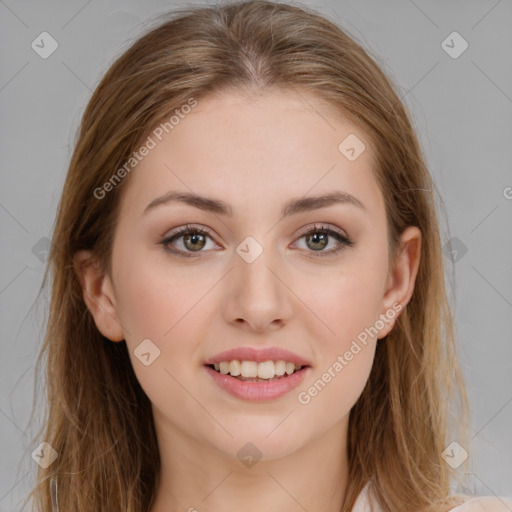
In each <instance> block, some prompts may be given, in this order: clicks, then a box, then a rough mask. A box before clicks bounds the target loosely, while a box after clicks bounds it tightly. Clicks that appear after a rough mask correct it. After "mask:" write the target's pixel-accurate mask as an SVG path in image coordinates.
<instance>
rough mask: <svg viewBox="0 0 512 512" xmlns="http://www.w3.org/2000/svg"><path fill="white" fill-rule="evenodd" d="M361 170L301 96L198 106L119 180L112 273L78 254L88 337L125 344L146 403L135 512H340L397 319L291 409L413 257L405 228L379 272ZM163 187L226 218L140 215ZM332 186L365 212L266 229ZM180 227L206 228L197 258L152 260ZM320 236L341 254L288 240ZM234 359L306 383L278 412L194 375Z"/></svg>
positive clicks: (400, 283)
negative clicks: (149, 357) (238, 353)
mask: <svg viewBox="0 0 512 512" xmlns="http://www.w3.org/2000/svg"><path fill="white" fill-rule="evenodd" d="M306 99H307V101H306ZM313 107H314V108H313ZM349 134H356V135H357V137H359V138H360V139H361V140H362V141H366V150H365V151H364V152H363V153H362V154H361V155H360V156H359V157H358V158H357V159H356V160H355V161H352V162H351V161H349V160H348V159H347V158H346V157H345V156H344V155H343V154H341V152H340V151H339V150H338V145H339V144H340V142H341V141H342V140H343V139H345V137H347V135H349ZM370 156H371V148H370V145H369V142H368V141H367V140H366V137H365V134H364V133H362V132H361V131H359V130H358V129H356V128H355V127H354V126H352V125H351V124H349V123H348V122H342V121H340V120H339V119H338V120H336V119H334V118H333V117H330V116H329V111H328V109H326V108H323V107H322V105H321V103H320V102H319V100H317V99H315V97H313V96H310V95H301V96H299V95H297V94H294V93H292V92H289V91H287V92H267V93H265V94H262V95H258V96H254V97H248V96H246V95H240V94H237V93H235V92H230V93H226V92H225V93H223V94H219V95H215V96H213V95H212V96H209V97H208V98H206V99H201V101H200V102H199V103H198V105H197V107H195V108H194V109H193V110H192V112H191V113H190V114H188V115H187V116H186V117H185V118H184V119H182V120H181V121H180V123H179V125H177V126H176V127H175V128H174V129H173V130H172V131H171V132H170V133H169V134H168V135H167V136H166V137H165V138H164V140H163V141H162V142H160V143H159V144H158V145H157V147H156V148H154V149H152V150H151V151H150V153H149V155H147V156H146V157H145V158H144V159H143V160H142V162H140V163H139V165H138V166H137V167H136V169H135V170H134V171H132V173H133V174H132V175H131V176H130V180H131V182H130V183H129V184H128V185H129V186H128V187H127V188H126V189H125V190H124V192H123V197H122V202H121V210H120V216H119V223H118V225H117V226H116V232H115V238H114V247H113V255H112V258H113V261H112V263H113V265H112V268H113V271H112V276H108V275H106V274H105V273H104V272H103V271H102V269H101V268H100V266H99V265H97V264H96V265H95V264H94V263H95V259H94V254H92V253H91V252H90V251H81V252H79V253H77V254H76V256H75V267H76V269H77V273H78V275H79V278H80V282H81V284H82V287H83V289H84V300H85V302H86V304H87V307H88V308H89V310H90V311H91V313H92V315H93V317H94V320H95V323H96V325H97V327H98V329H99V330H100V331H101V333H102V334H103V335H104V336H106V337H107V338H109V339H110V340H112V341H113V342H116V341H120V340H126V343H127V346H128V349H129V352H130V357H131V361H132V365H133V368H134V370H135V373H136V375H137V378H138V380H139V381H140V384H141V386H142V387H143V389H144V390H145V392H146V394H147V395H148V397H149V398H150V400H151V402H152V404H153V412H154V419H155V425H156V429H157V438H158V443H159V449H160V453H161V461H162V471H161V481H160V485H159V487H158V491H157V494H156V498H155V502H154V504H153V506H152V508H151V512H164V511H166V512H169V511H174V510H189V511H193V510H201V511H202V510H204V511H219V510H223V511H226V510H230V511H231V510H233V511H234V510H245V511H248V512H253V511H261V510H266V511H268V512H274V511H279V512H283V511H288V512H299V511H301V512H302V511H303V510H304V509H306V510H308V511H310V512H314V511H322V512H334V511H338V510H339V509H340V506H341V503H342V500H343V497H344V492H345V483H346V480H347V471H348V465H347V456H346V437H347V427H348V415H349V412H350V409H351V408H352V406H353V405H354V403H355V402H356V401H357V399H358V397H359V396H360V394H361V392H362V390H363V388H364V386H365V383H366V381H367V379H368V376H369V372H370V370H371V366H372V363H373V358H374V353H375V347H376V344H377V343H378V340H379V339H381V338H383V337H384V336H386V334H388V332H389V331H390V330H391V329H392V328H393V325H394V322H395V321H396V318H398V314H397V315H395V317H394V319H393V320H391V321H389V322H387V323H385V324H384V327H383V328H382V329H381V330H380V331H379V333H378V335H377V336H375V337H373V338H369V340H368V343H367V345H366V346H365V347H364V348H363V349H362V350H361V351H360V352H359V353H358V354H357V355H356V356H354V358H353V359H352V360H351V361H350V362H348V364H347V365H346V366H345V367H344V368H343V370H342V371H341V372H339V373H337V374H336V377H335V378H333V379H332V380H331V382H329V383H328V384H327V385H326V386H325V387H324V389H323V390H322V391H321V392H319V393H318V394H317V395H316V396H315V397H313V398H311V401H310V402H309V403H308V404H307V405H303V404H301V403H299V401H298V399H297V395H298V393H299V392H300V391H304V390H307V389H308V388H309V387H310V386H311V385H312V384H313V383H314V382H315V381H317V380H318V379H319V378H321V376H322V374H323V373H324V372H326V371H327V370H328V368H329V367H332V365H333V363H334V362H335V361H336V360H337V357H338V355H340V354H341V355H342V354H344V353H345V352H346V351H347V350H349V349H350V346H351V343H352V342H353V340H354V339H356V337H357V335H358V334H359V333H360V332H362V331H364V329H365V328H367V327H370V326H373V325H374V324H375V322H376V320H378V319H379V316H380V315H381V314H384V315H385V314H386V313H387V312H388V311H389V310H390V309H393V304H395V305H396V304H397V303H398V304H401V306H402V307H404V306H405V305H406V304H407V302H408V301H409V300H410V298H411V295H412V292H413V288H414V281H415V278H416V275H417V270H418V265H419V254H420V244H421V233H420V231H419V230H418V228H416V227H409V228H407V230H405V231H404V232H403V234H402V237H401V250H400V251H399V254H398V257H397V260H396V268H395V269H394V271H392V272H391V271H390V270H389V269H390V266H389V264H390V260H389V258H390V255H389V253H388V239H387V229H386V216H385V208H384V199H383V196H382V194H381V192H380V190H379V187H378V184H377V181H376V179H375V177H374V175H373V173H372V171H371V168H370V161H371V160H370ZM170 190H174V191H183V192H192V191H193V192H195V193H197V194H200V195H204V196H208V197H213V198H217V199H221V200H223V201H225V202H226V203H228V204H229V205H231V208H232V210H233V217H232V218H230V217H223V216H220V215H217V214H213V213H210V212H205V211H202V210H199V209H197V208H194V207H193V206H190V205H185V204H180V203H169V204H167V205H165V206H159V207H156V208H154V209H153V210H151V211H150V212H149V213H147V214H143V211H144V209H145V207H146V206H147V205H148V204H149V203H150V202H151V201H152V200H154V199H155V198H157V197H159V196H161V195H162V194H164V193H166V192H167V191H170ZM333 190H340V191H345V192H348V193H350V194H352V195H353V196H355V197H356V198H358V199H359V200H360V201H361V202H362V203H363V204H364V206H365V209H364V210H363V209H361V208H358V207H356V206H354V205H352V204H349V203H346V204H336V205H331V206H329V207H327V208H322V209H320V210H316V211H315V210H312V211H307V212H302V213H298V214H296V215H292V216H290V217H286V218H281V213H280V212H281V208H282V205H283V204H284V203H285V202H286V201H288V200H290V199H292V198H299V197H302V196H312V195H319V194H323V193H328V192H332V191H333ZM187 223H189V224H190V223H193V224H194V225H197V226H198V227H203V228H204V229H206V230H208V232H209V237H206V239H205V243H206V245H205V246H204V247H202V248H200V249H199V250H200V251H202V252H194V251H193V249H195V248H197V247H201V243H200V242H199V243H198V242H197V241H196V242H189V245H188V246H185V245H184V239H183V238H180V239H177V240H175V241H174V247H175V248H176V249H177V250H180V249H181V250H182V251H187V250H188V253H192V255H193V257H191V258H183V257H180V256H178V255H172V254H170V253H168V252H166V251H165V249H164V247H163V246H162V245H161V244H160V242H161V241H162V240H163V239H164V238H166V235H167V236H168V235H169V234H172V233H171V232H172V231H173V230H174V228H178V227H180V226H184V225H185V224H187ZM319 223H320V224H321V225H324V226H327V227H332V228H335V229H336V228H338V229H339V230H342V232H343V233H345V234H346V235H347V236H348V237H349V238H350V240H352V242H353V244H354V245H353V246H346V247H344V248H342V250H341V251H340V252H338V253H337V254H331V255H325V256H324V257H321V256H318V253H319V252H323V253H328V252H329V251H330V250H331V249H334V248H336V247H338V244H339V242H337V241H336V239H335V238H333V237H329V238H328V246H326V247H324V248H323V249H322V248H321V249H320V250H318V249H317V248H318V244H317V245H315V242H314V241H311V240H310V241H309V243H308V240H307V238H306V237H304V236H301V235H302V231H301V228H308V227H313V226H314V225H315V224H317V225H318V224H319ZM247 236H252V237H253V238H254V239H255V240H256V241H257V242H258V243H259V244H260V245H261V247H262V248H263V253H262V254H261V255H260V256H259V257H258V258H257V259H256V260H255V261H253V262H252V263H247V262H246V261H244V260H243V259H242V258H241V257H240V256H239V255H238V254H237V252H236V248H237V246H238V245H239V244H240V243H241V242H242V241H243V240H244V239H245V238H246V237H247ZM194 244H195V245H194ZM190 247H191V248H192V249H190ZM315 249H317V250H315ZM146 338H149V339H151V340H152V342H153V343H154V344H155V345H156V346H157V347H158V348H159V349H160V351H161V353H160V356H159V357H158V358H157V359H155V360H154V362H153V363H152V364H150V365H149V366H144V365H143V364H141V362H140V361H139V360H138V359H137V358H136V357H135V356H134V350H135V348H136V347H137V346H138V345H139V344H140V343H141V341H142V340H144V339H146ZM383 343H385V341H383ZM239 346H250V347H256V348H259V347H265V346H278V347H283V348H285V349H288V350H291V351H293V352H295V353H297V354H299V355H300V356H302V357H303V358H305V359H307V360H309V361H310V363H311V366H312V370H311V373H310V375H309V376H307V378H306V380H305V381H304V383H303V384H302V385H300V386H299V387H298V388H297V389H295V390H293V391H291V392H290V393H288V394H287V395H285V396H283V397H281V398H279V399H276V400H273V401H268V402H247V401H244V400H240V399H237V398H235V397H233V396H231V395H229V394H227V393H226V392H224V391H223V390H221V389H220V388H218V387H217V386H216V385H215V384H212V381H211V378H210V377H209V375H208V374H207V373H206V371H205V370H204V368H203V364H204V361H205V359H206V358H208V357H211V356H213V355H215V354H217V353H219V352H221V351H224V350H227V349H231V348H234V347H239ZM247 442H251V443H253V444H254V445H255V446H256V447H257V448H258V449H259V450H260V452H262V454H263V456H262V458H261V459H260V460H259V461H258V462H257V463H256V464H255V465H253V466H252V467H246V466H245V465H244V464H243V463H242V462H241V461H240V460H239V458H238V457H237V452H238V451H239V450H240V449H241V448H242V447H243V446H244V445H245V444H246V443H247Z"/></svg>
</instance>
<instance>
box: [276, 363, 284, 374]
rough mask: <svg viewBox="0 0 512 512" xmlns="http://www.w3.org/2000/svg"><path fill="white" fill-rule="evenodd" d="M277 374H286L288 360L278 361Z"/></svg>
mask: <svg viewBox="0 0 512 512" xmlns="http://www.w3.org/2000/svg"><path fill="white" fill-rule="evenodd" d="M275 368H276V375H284V374H285V372H286V361H276V364H275Z"/></svg>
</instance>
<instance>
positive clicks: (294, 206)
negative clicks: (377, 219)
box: [144, 191, 366, 217]
mask: <svg viewBox="0 0 512 512" xmlns="http://www.w3.org/2000/svg"><path fill="white" fill-rule="evenodd" d="M171 202H178V203H183V204H187V205H189V206H193V207H195V208H199V209H200V210H203V211H207V212H212V213H216V214H219V215H225V216H229V217H232V216H233V210H232V208H231V206H230V205H229V204H227V203H225V202H224V201H222V200H220V199H213V198H210V197H204V196H200V195H197V194H193V193H189V192H175V191H170V192H167V193H166V194H164V195H163V196H160V197H157V198H156V199H154V200H153V201H151V202H150V203H149V204H148V205H147V206H146V208H145V209H144V214H146V213H147V212H149V211H150V210H153V209H154V208H156V207H157V206H160V205H164V204H168V203H171ZM334 204H352V205H354V206H357V207H358V208H360V209H362V210H365V211H366V208H365V206H364V205H363V203H362V202H361V201H360V200H359V199H357V198H356V197H354V196H353V195H351V194H348V193H347V192H341V191H335V192H331V193H329V194H325V195H320V196H313V197H300V198H296V199H291V200H290V201H288V202H287V203H286V204H285V205H284V206H283V208H282V210H281V215H282V216H283V217H288V216H290V215H294V214H297V213H302V212H307V211H312V210H319V209H320V208H327V207H328V206H332V205H334Z"/></svg>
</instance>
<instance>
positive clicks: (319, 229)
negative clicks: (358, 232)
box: [299, 225, 354, 257]
mask: <svg viewBox="0 0 512 512" xmlns="http://www.w3.org/2000/svg"><path fill="white" fill-rule="evenodd" d="M329 238H333V239H334V240H335V241H337V243H338V246H337V247H335V248H334V249H331V250H330V251H324V250H323V249H325V248H326V247H328V245H329ZM302 239H304V240H305V243H306V246H307V248H312V252H316V253H317V254H314V255H313V257H317V256H318V257H324V256H332V255H333V254H337V253H338V252H340V251H341V250H342V249H344V248H345V247H347V246H348V247H351V246H352V245H354V243H353V242H352V241H351V240H350V239H349V238H348V237H347V236H346V235H345V234H343V232H341V231H338V230H337V229H333V228H330V227H327V226H322V225H321V226H317V225H315V226H313V227H312V228H309V229H308V230H307V231H306V232H305V233H302V235H301V236H300V238H299V240H302Z"/></svg>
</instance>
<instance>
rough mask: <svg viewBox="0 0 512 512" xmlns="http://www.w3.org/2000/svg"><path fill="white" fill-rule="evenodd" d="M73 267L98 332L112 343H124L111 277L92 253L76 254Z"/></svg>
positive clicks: (79, 252)
mask: <svg viewBox="0 0 512 512" xmlns="http://www.w3.org/2000/svg"><path fill="white" fill-rule="evenodd" d="M73 266H74V269H75V272H76V274H77V277H78V280H79V282H80V285H81V287H82V292H83V298H84V302H85V305H86V306H87V309H88V310H89V311H90V313H91V315H92V317H93V318H94V323H95V324H96V327H97V328H98V330H99V331H100V332H101V333H102V334H103V336H105V337H106V338H108V339H109V340H111V341H123V340H124V338H125V337H124V332H123V328H122V326H121V322H120V320H119V315H118V311H117V306H116V301H115V297H114V293H113V287H112V283H111V280H110V277H109V276H108V275H106V274H105V272H104V270H103V269H102V268H101V265H100V263H99V261H98V260H97V258H96V257H95V256H94V254H93V253H92V252H91V251H87V250H82V251H78V252H76V253H75V255H74V256H73Z"/></svg>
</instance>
